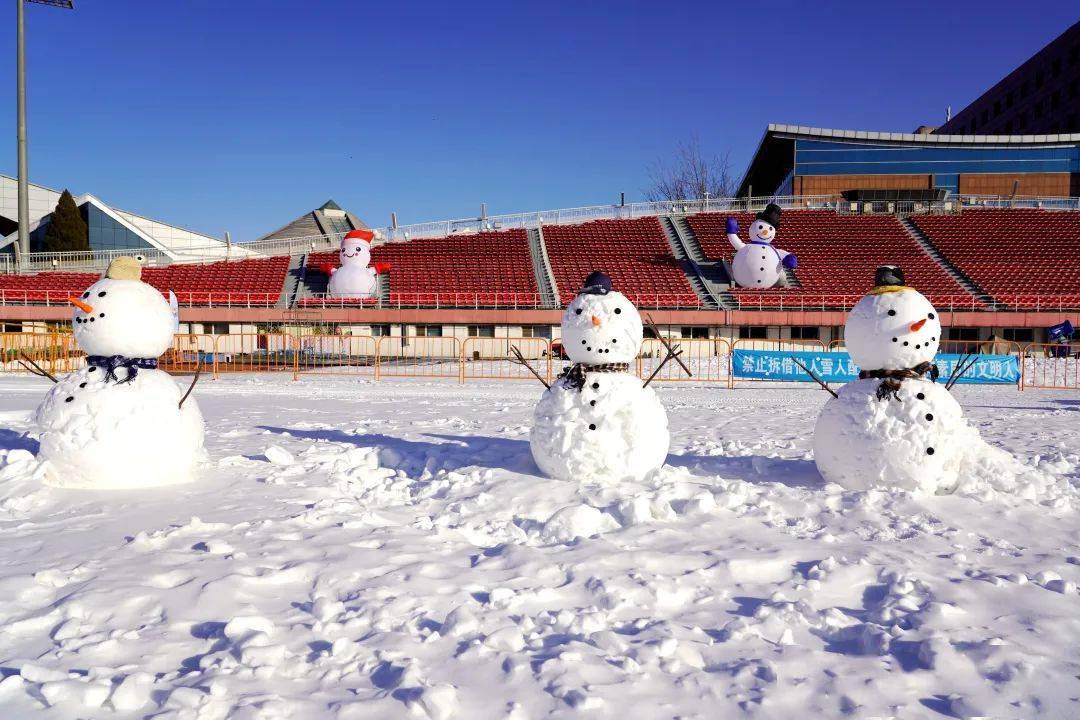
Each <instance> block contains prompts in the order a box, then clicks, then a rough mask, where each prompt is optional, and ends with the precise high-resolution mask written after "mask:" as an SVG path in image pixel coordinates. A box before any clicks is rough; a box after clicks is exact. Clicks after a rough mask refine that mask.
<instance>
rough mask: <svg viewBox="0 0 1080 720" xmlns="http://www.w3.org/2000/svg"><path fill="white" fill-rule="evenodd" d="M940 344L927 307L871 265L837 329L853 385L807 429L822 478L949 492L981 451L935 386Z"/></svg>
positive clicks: (952, 402)
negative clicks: (853, 371)
mask: <svg viewBox="0 0 1080 720" xmlns="http://www.w3.org/2000/svg"><path fill="white" fill-rule="evenodd" d="M940 343H941V319H940V318H939V317H938V313H937V310H936V309H935V308H934V306H933V305H931V304H930V301H929V300H927V299H926V297H924V296H923V295H922V293H920V292H919V291H917V290H915V289H914V288H912V287H908V286H907V284H906V283H905V281H904V273H903V271H902V270H901V269H900V268H898V267H896V266H892V265H884V266H882V267H879V268H878V269H877V272H876V274H875V276H874V287H873V288H872V289H871V290H870V292H869V293H868V294H867V295H866V296H865V297H863V298H862V299H860V300H859V302H857V303H855V306H854V307H852V309H851V312H850V313H848V317H847V323H846V324H845V326H844V344H845V345H846V346H847V350H848V353H849V355H850V356H851V359H852V361H853V362H854V363H855V364H856V365H857V366H858V367H859V379H858V380H856V381H855V382H851V383H848V384H847V385H844V386H843V387H842V388H840V390H839V391H838V393H837V397H835V398H833V399H831V400H829V401H828V402H827V403H826V404H825V407H824V408H822V410H821V414H820V415H819V416H818V419H817V425H816V426H815V427H814V461H815V462H816V463H817V466H818V470H819V471H820V472H821V474H822V476H823V477H824V478H825V479H826V480H829V481H831V482H835V483H837V484H839V485H842V486H844V487H846V488H848V489H851V490H865V489H869V488H872V487H889V488H902V489H906V490H919V491H924V492H930V493H937V492H949V491H951V490H953V489H954V488H955V487H956V485H957V483H958V481H959V476H960V472H961V468H962V466H963V464H964V462H965V461H966V459H967V458H968V457H969V456H970V453H971V452H972V450H973V448H982V449H983V450H982V451H985V449H986V446H985V444H984V443H983V442H982V441H981V440H980V439H979V433H978V431H977V430H975V428H973V427H972V426H971V425H969V424H968V422H967V420H966V419H965V418H964V411H963V410H962V409H961V408H960V404H959V403H957V401H956V399H955V398H954V397H953V396H952V394H951V393H950V392H949V391H948V389H947V388H946V386H945V385H942V384H938V383H937V382H936V381H937V378H938V369H937V366H936V365H934V357H935V356H936V355H937V351H938V346H939V345H940Z"/></svg>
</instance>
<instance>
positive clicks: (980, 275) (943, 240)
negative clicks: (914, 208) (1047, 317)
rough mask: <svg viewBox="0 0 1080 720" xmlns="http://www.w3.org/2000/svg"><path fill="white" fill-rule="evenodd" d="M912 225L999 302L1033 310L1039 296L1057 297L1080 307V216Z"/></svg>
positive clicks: (994, 215)
mask: <svg viewBox="0 0 1080 720" xmlns="http://www.w3.org/2000/svg"><path fill="white" fill-rule="evenodd" d="M912 221H913V222H914V223H915V225H916V226H917V227H918V228H919V229H920V230H921V231H922V232H923V233H924V234H925V235H926V236H927V238H929V240H930V242H932V243H933V244H934V245H935V246H936V247H937V249H938V250H939V251H940V252H941V253H942V255H943V256H944V257H945V259H946V260H948V261H949V262H951V263H952V264H953V265H954V266H955V267H957V268H958V269H959V270H960V271H961V272H962V273H964V274H965V275H967V276H968V277H969V278H971V280H972V281H973V282H974V283H975V284H976V285H978V286H979V287H981V288H982V290H984V291H985V292H986V293H988V294H990V295H991V296H992V297H993V298H994V299H995V300H997V301H999V302H1001V303H1004V304H1007V305H1012V306H1014V307H1017V308H1018V309H1028V308H1032V307H1035V305H1036V304H1037V303H1039V302H1041V301H1040V300H1039V299H1037V298H1036V297H1035V296H1036V295H1056V296H1059V297H1062V298H1063V299H1064V301H1065V302H1066V303H1067V304H1070V305H1080V264H1078V263H1077V260H1078V259H1080V213H1077V212H1052V211H1047V210H1037V209H1027V208H1018V209H1008V210H1006V209H978V210H975V209H973V210H966V211H964V212H963V213H962V214H960V215H927V216H922V217H914V216H913V217H912ZM1025 296H1026V297H1025Z"/></svg>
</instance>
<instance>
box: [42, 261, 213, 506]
mask: <svg viewBox="0 0 1080 720" xmlns="http://www.w3.org/2000/svg"><path fill="white" fill-rule="evenodd" d="M141 275H142V268H141V266H140V264H139V262H138V261H137V260H136V259H135V258H130V257H121V258H117V259H115V260H113V262H112V263H111V264H110V265H109V269H108V270H107V271H106V273H105V276H104V277H102V278H101V279H100V280H98V281H97V282H95V283H94V284H93V285H91V286H90V287H89V288H87V289H86V291H85V292H83V293H82V294H81V295H80V296H79V297H73V298H70V301H71V304H72V305H74V306H75V310H74V316H73V318H72V321H73V326H74V337H75V342H76V343H77V345H78V347H79V349H80V350H82V351H83V352H85V353H86V362H87V365H86V367H85V368H83V369H81V370H78V371H76V372H73V373H71V374H70V375H67V376H65V377H63V378H60V379H59V380H56V384H55V385H53V387H52V389H51V390H50V391H49V393H48V394H47V395H46V396H45V400H44V401H43V402H42V403H41V405H40V406H39V407H38V409H37V412H36V413H35V416H34V420H35V423H36V424H37V426H38V428H39V431H40V449H39V451H38V459H39V460H42V461H44V463H45V481H46V483H48V484H50V485H54V486H57V487H66V488H86V489H117V488H134V487H153V486H159V485H172V484H176V483H181V482H187V481H188V480H191V479H193V477H194V475H195V472H196V470H197V466H198V464H199V463H200V462H201V461H202V460H203V458H204V452H203V434H204V424H203V418H202V414H201V413H200V412H199V406H198V404H197V403H196V402H195V399H194V398H193V397H189V396H188V395H189V394H190V389H189V391H188V394H184V393H183V392H182V391H181V389H180V387H179V386H178V385H177V384H176V382H174V381H173V379H172V378H171V377H170V376H169V375H168V374H167V373H165V372H163V371H161V370H158V369H157V358H158V357H159V356H161V355H162V354H164V353H165V351H166V350H168V349H169V348H170V347H171V346H172V343H173V335H174V333H175V332H176V327H177V314H176V308H175V307H170V303H168V302H166V300H165V298H164V297H162V295H161V293H160V292H158V291H157V290H156V289H154V288H153V287H151V286H150V285H147V284H146V283H144V282H142V279H141ZM192 385H194V383H192Z"/></svg>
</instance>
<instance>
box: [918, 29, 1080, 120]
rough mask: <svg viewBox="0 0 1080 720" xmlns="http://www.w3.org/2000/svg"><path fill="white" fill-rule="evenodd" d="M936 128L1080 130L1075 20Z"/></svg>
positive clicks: (1079, 48) (1079, 38)
mask: <svg viewBox="0 0 1080 720" xmlns="http://www.w3.org/2000/svg"><path fill="white" fill-rule="evenodd" d="M935 132H937V133H940V134H942V135H1014V134H1015V135H1033V134H1035V135H1037V134H1050V133H1070V132H1071V133H1075V132H1080V22H1077V23H1076V24H1074V25H1073V26H1072V27H1070V28H1069V29H1068V30H1066V31H1065V32H1063V33H1062V34H1061V35H1059V36H1058V37H1057V38H1055V39H1054V40H1053V41H1051V42H1050V44H1049V45H1047V46H1046V47H1044V48H1043V49H1042V50H1040V51H1039V52H1037V53H1035V54H1034V55H1033V56H1031V58H1030V59H1029V60H1027V62H1025V63H1024V64H1023V65H1021V66H1020V67H1018V68H1016V69H1015V70H1013V71H1012V72H1011V73H1009V74H1008V75H1006V76H1005V78H1004V79H1002V80H1001V81H1000V82H998V83H997V84H996V85H994V86H993V87H992V88H990V89H989V90H987V91H986V92H984V93H983V94H982V95H980V96H979V98H978V99H977V100H975V102H973V103H971V104H970V105H968V106H967V107H966V108H964V109H963V110H961V111H960V112H958V113H956V115H954V116H953V118H952V119H951V120H950V121H949V122H947V123H945V124H944V125H942V126H941V127H940V128H938V129H937V130H936V131H935Z"/></svg>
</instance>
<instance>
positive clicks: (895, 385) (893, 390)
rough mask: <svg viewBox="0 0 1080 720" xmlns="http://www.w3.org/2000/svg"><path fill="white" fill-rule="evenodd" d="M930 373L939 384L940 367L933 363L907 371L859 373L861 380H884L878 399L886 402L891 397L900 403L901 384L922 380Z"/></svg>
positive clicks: (920, 365) (880, 386)
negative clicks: (910, 380)
mask: <svg viewBox="0 0 1080 720" xmlns="http://www.w3.org/2000/svg"><path fill="white" fill-rule="evenodd" d="M927 373H930V381H931V382H937V379H938V375H939V374H940V373H939V372H938V366H937V365H935V364H934V363H932V362H929V361H927V362H922V363H919V364H918V365H916V366H915V367H913V368H907V369H906V370H861V371H859V379H860V380H863V379H865V378H883V380H882V381H881V384H880V385H878V389H877V393H875V394H876V395H877V399H878V400H885V399H887V398H888V397H889V396H890V395H891V396H892V397H893V398H895V399H896V400H897V401H900V396H899V395H898V394H897V393H898V391H899V390H900V383H902V382H904V381H905V380H909V379H911V378H921V377H922V376H923V375H926V374H927Z"/></svg>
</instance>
